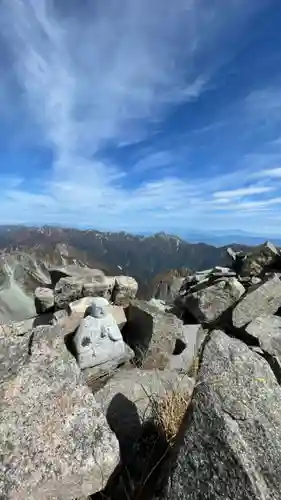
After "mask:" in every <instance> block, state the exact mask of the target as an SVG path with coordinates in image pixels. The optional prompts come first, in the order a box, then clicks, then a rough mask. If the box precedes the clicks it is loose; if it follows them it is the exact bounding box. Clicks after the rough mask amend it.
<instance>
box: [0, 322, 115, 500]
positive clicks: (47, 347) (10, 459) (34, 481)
mask: <svg viewBox="0 0 281 500" xmlns="http://www.w3.org/2000/svg"><path fill="white" fill-rule="evenodd" d="M0 393H1V398H0V457H1V458H0V460H1V461H0V498H3V499H7V500H27V499H28V500H38V499H40V500H41V499H42V500H50V499H52V500H53V499H57V500H73V499H74V498H76V497H79V496H82V495H89V494H91V493H94V492H96V491H98V490H100V489H102V488H103V487H104V485H105V483H106V481H107V479H108V478H109V476H110V474H111V473H112V472H113V470H114V468H115V466H116V465H117V463H118V460H119V445H118V441H117V439H116V437H115V435H114V434H113V432H112V431H111V430H110V428H109V426H108V424H107V422H106V420H105V417H104V415H103V413H102V410H101V408H100V406H99V405H98V403H97V402H96V401H95V399H94V398H93V396H92V394H91V393H90V391H89V390H88V388H87V387H86V386H84V385H82V383H81V374H80V371H79V368H78V367H77V365H76V362H75V360H74V358H73V357H72V356H71V355H70V354H69V352H68V351H67V350H66V348H65V346H64V340H63V336H62V333H61V331H60V330H59V329H58V328H56V327H52V328H49V327H46V331H45V333H43V329H42V328H40V330H39V331H37V330H35V332H34V337H33V342H32V346H31V359H30V361H29V363H28V364H25V365H24V366H22V368H21V370H20V371H19V372H18V373H17V375H16V376H14V377H13V378H10V379H9V380H8V381H6V382H4V383H2V384H1V388H0Z"/></svg>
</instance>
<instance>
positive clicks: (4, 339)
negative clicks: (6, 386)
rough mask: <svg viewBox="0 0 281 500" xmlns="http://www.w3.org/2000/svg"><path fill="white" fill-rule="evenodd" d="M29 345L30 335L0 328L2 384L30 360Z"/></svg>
mask: <svg viewBox="0 0 281 500" xmlns="http://www.w3.org/2000/svg"><path fill="white" fill-rule="evenodd" d="M28 346H29V336H25V337H17V336H14V335H11V334H10V332H8V334H7V332H5V331H3V330H1V329H0V384H1V383H3V382H5V380H8V379H9V378H11V377H13V376H16V375H17V373H18V372H19V370H20V368H21V367H22V366H23V365H24V364H25V363H27V362H28V361H29V353H28ZM0 404H1V403H0ZM0 498H1V497H0Z"/></svg>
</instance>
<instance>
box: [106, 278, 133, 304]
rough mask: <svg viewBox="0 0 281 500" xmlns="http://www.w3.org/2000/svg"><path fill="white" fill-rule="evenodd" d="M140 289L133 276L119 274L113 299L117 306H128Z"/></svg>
mask: <svg viewBox="0 0 281 500" xmlns="http://www.w3.org/2000/svg"><path fill="white" fill-rule="evenodd" d="M137 291H138V283H137V281H136V280H135V279H134V278H132V277H131V276H117V277H116V279H115V286H114V289H113V293H112V300H113V302H114V304H116V305H117V306H124V307H125V306H128V305H129V303H130V301H131V300H133V299H134V298H135V297H136V295H137Z"/></svg>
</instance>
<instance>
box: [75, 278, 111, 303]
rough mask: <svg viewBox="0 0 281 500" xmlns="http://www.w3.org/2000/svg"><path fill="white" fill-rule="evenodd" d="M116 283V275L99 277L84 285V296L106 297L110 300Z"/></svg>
mask: <svg viewBox="0 0 281 500" xmlns="http://www.w3.org/2000/svg"><path fill="white" fill-rule="evenodd" d="M114 285H115V277H112V276H101V277H100V278H99V279H95V280H92V281H91V282H90V283H85V284H84V286H83V296H84V297H89V296H92V297H105V298H106V299H108V300H110V299H111V296H112V292H113V288H114Z"/></svg>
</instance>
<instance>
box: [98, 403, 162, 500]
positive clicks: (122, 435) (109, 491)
mask: <svg viewBox="0 0 281 500" xmlns="http://www.w3.org/2000/svg"><path fill="white" fill-rule="evenodd" d="M107 422H108V425H109V426H110V428H111V430H112V431H113V432H114V433H115V434H116V437H117V439H118V441H119V446H120V463H119V465H118V466H117V468H116V469H115V471H114V473H113V474H112V476H111V478H110V480H109V481H108V483H107V485H106V487H105V488H104V490H103V491H101V492H98V493H95V494H94V495H92V496H91V497H90V498H91V499H92V500H104V499H107V500H149V499H152V498H154V496H155V494H156V493H157V491H158V490H159V491H161V489H162V485H163V474H162V473H161V471H162V466H163V463H164V462H165V461H166V459H167V458H168V456H169V452H170V448H169V445H168V443H167V440H166V438H165V436H164V434H163V432H162V431H161V429H159V427H158V426H157V425H156V424H155V423H154V422H153V421H152V420H147V421H145V422H143V423H142V422H141V421H140V418H139V415H138V411H137V408H136V405H135V404H134V403H133V402H132V401H130V400H129V399H127V398H126V397H125V396H124V395H123V394H121V393H119V394H116V396H114V398H113V399H112V401H111V403H110V405H109V407H108V410H107Z"/></svg>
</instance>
